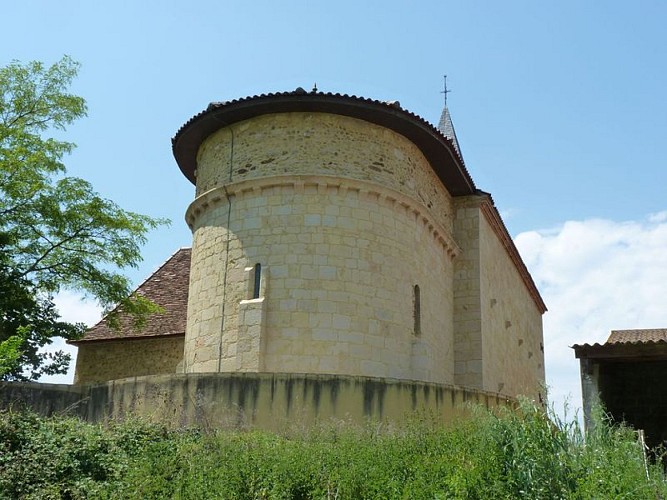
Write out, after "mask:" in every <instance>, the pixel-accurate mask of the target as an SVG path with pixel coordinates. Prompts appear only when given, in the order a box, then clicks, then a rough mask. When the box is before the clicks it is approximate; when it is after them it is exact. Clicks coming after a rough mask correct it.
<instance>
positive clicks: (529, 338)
mask: <svg viewBox="0 0 667 500" xmlns="http://www.w3.org/2000/svg"><path fill="white" fill-rule="evenodd" d="M489 219H490V218H489V217H486V216H484V212H482V216H481V217H480V219H479V226H480V243H479V249H480V262H481V266H480V302H481V313H482V314H481V324H482V332H483V338H482V358H483V359H484V363H483V368H482V369H483V380H484V384H483V387H482V388H483V389H484V390H487V391H493V392H498V393H501V394H511V395H518V394H523V395H526V396H529V397H533V398H535V399H539V397H540V396H542V397H544V390H543V389H544V388H543V387H541V385H540V384H541V383H544V349H543V344H542V342H543V337H542V312H541V311H540V310H539V309H538V308H537V306H536V304H535V302H534V300H533V298H532V297H531V295H530V293H529V291H528V289H527V288H526V286H525V285H524V283H523V281H522V279H521V276H520V275H519V272H518V271H517V268H516V266H515V265H514V263H513V262H512V260H511V259H510V257H509V255H508V253H507V251H506V250H505V248H504V247H503V245H502V242H501V241H500V239H499V238H498V235H497V234H496V232H495V231H494V230H493V227H492V222H493V221H492V220H489Z"/></svg>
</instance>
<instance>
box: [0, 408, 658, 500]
mask: <svg viewBox="0 0 667 500" xmlns="http://www.w3.org/2000/svg"><path fill="white" fill-rule="evenodd" d="M0 497H2V498H108V499H116V498H123V499H125V498H128V499H132V498H142V499H143V498H177V499H178V498H182V499H198V498H207V499H208V498H235V499H236V498H238V499H246V498H247V499H256V498H260V499H263V498H267V499H268V498H270V499H273V498H278V499H280V498H284V499H303V498H329V499H334V498H336V499H344V498H355V499H356V498H383V499H385V498H410V499H412V498H415V499H420V498H440V499H444V498H470V499H475V498H480V499H485V498H493V499H495V498H498V499H505V498H507V499H510V498H511V499H514V498H531V499H533V498H535V499H539V498H545V499H556V498H576V499H579V498H580V499H590V498H600V499H608V498H632V499H642V498H650V499H656V498H667V483H665V480H664V477H663V473H662V468H661V467H659V466H657V465H650V464H649V465H648V466H646V465H645V462H644V455H643V453H642V449H641V447H640V445H639V444H638V442H637V436H636V433H635V432H634V431H632V430H630V429H628V428H625V427H622V426H612V425H610V424H609V422H607V421H606V420H605V419H604V418H603V415H602V414H600V415H599V416H598V418H597V420H596V425H595V428H594V430H593V431H592V432H591V433H590V434H589V435H588V436H586V439H585V440H584V436H583V433H582V431H581V429H580V428H579V426H578V424H577V422H576V421H573V422H569V421H565V420H561V419H559V418H557V417H555V415H550V416H547V415H545V413H544V412H543V411H542V410H541V409H540V408H536V407H534V406H532V405H530V404H528V403H524V404H522V405H521V407H520V408H519V409H517V410H516V411H510V410H502V411H501V412H500V413H498V414H493V413H490V412H487V411H485V410H482V409H475V411H473V416H472V418H470V419H468V420H466V421H461V422H458V423H456V424H454V425H453V426H451V427H448V428H442V426H441V425H438V423H437V422H436V420H435V419H433V418H430V417H429V415H425V414H415V415H412V416H411V417H410V418H408V419H407V420H406V421H405V422H404V423H402V424H400V425H387V424H381V423H378V422H369V423H368V424H367V425H365V426H361V427H360V426H354V425H350V424H346V423H341V422H338V423H329V424H325V425H321V426H319V427H316V428H312V429H309V430H306V431H304V430H299V431H294V432H284V433H282V434H272V433H267V432H260V431H250V432H235V431H217V432H213V433H200V432H197V431H173V430H168V429H166V428H165V427H162V426H159V425H155V424H148V423H142V422H140V421H131V422H125V423H121V424H112V425H110V426H109V427H107V428H103V427H100V426H96V425H90V424H85V423H82V422H80V421H78V420H75V419H69V418H50V419H43V418H38V417H36V416H35V415H32V414H30V413H17V412H4V413H1V414H0Z"/></svg>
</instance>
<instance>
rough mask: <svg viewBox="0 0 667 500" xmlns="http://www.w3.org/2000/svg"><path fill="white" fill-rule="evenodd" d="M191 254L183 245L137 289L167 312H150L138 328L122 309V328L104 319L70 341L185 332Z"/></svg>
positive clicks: (129, 337)
mask: <svg viewBox="0 0 667 500" xmlns="http://www.w3.org/2000/svg"><path fill="white" fill-rule="evenodd" d="M190 256H191V251H190V249H189V248H181V249H180V250H178V251H177V252H176V253H175V254H174V255H172V256H171V257H170V258H169V260H167V262H165V263H164V264H162V266H160V268H159V269H158V270H157V271H155V272H154V273H153V274H152V275H151V276H149V277H148V278H147V279H146V281H144V282H143V283H142V284H141V285H139V287H138V288H137V289H136V291H135V293H138V294H140V295H143V296H144V297H146V298H148V299H150V300H152V301H153V302H155V303H156V304H158V305H160V306H162V307H163V308H164V312H163V313H158V314H152V315H151V316H149V318H148V320H147V321H146V324H145V326H144V327H143V328H142V329H140V330H136V329H134V328H133V327H132V321H131V318H130V317H129V316H128V315H127V314H125V315H124V314H123V313H122V312H121V313H120V314H121V317H120V320H121V329H120V331H116V330H112V329H111V328H109V326H108V325H107V323H106V321H105V320H104V319H102V320H101V321H100V322H99V323H97V324H96V325H95V326H93V327H92V328H91V329H89V330H88V331H87V332H86V334H85V335H84V336H83V338H82V339H80V340H75V341H71V342H70V343H71V344H75V345H81V344H86V343H88V342H95V341H109V340H119V339H121V338H122V339H123V340H125V339H133V338H146V337H161V336H166V335H184V334H185V323H186V319H187V307H188V287H189V281H190Z"/></svg>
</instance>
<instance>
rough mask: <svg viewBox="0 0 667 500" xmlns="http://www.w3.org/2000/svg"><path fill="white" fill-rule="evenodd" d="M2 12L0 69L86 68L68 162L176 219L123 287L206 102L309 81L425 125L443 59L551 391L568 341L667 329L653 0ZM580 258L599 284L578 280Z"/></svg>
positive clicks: (570, 378)
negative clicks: (500, 218)
mask: <svg viewBox="0 0 667 500" xmlns="http://www.w3.org/2000/svg"><path fill="white" fill-rule="evenodd" d="M2 17H3V21H4V22H3V29H2V30H1V31H0V64H2V65H5V64H7V63H8V62H10V61H11V60H13V59H18V60H21V61H29V60H42V61H44V62H47V63H52V62H55V61H56V60H58V59H59V58H60V57H61V56H62V55H64V54H68V55H70V56H72V57H73V58H74V59H75V60H77V61H79V62H80V63H81V64H82V67H81V71H80V74H79V77H78V79H77V80H76V82H75V84H74V88H73V91H74V92H75V93H77V94H79V95H81V96H83V97H84V98H85V99H86V100H87V102H88V107H89V114H88V117H87V118H85V119H83V120H81V121H80V122H78V123H77V124H75V125H74V126H72V127H71V128H70V129H69V130H68V131H67V133H66V137H67V138H68V139H69V140H72V141H74V142H76V143H77V144H78V149H77V150H76V151H75V152H74V153H73V154H72V155H71V157H70V158H69V160H68V161H67V164H68V166H69V173H70V174H71V175H76V176H80V177H84V178H86V179H87V180H89V181H91V182H92V183H93V185H94V186H95V187H96V188H97V190H98V191H100V192H101V193H102V194H103V195H104V196H106V197H109V198H111V199H113V200H115V201H117V202H118V203H119V204H121V205H122V206H123V207H124V208H127V209H131V210H135V211H138V212H142V213H148V214H151V215H155V216H161V217H168V218H170V219H172V221H173V223H172V226H171V227H170V228H164V229H161V230H159V231H156V232H154V233H153V234H151V235H150V241H149V243H148V244H147V245H146V247H145V250H144V255H145V261H144V263H143V265H142V266H141V267H140V268H139V269H137V270H131V271H130V276H131V277H132V278H133V279H134V281H135V282H137V283H138V282H140V281H141V280H143V279H144V278H145V277H147V275H149V274H150V273H151V272H152V271H153V270H154V269H155V268H157V266H158V265H160V264H161V263H162V262H163V261H164V260H166V259H167V258H168V257H169V256H170V255H171V254H172V253H173V252H174V251H175V250H176V249H177V248H179V247H181V246H189V244H190V232H189V230H188V228H187V226H186V225H185V223H184V222H183V214H184V211H185V208H186V207H187V205H188V204H189V202H190V201H191V200H192V198H193V195H194V188H193V186H192V185H190V184H189V182H188V181H187V180H186V179H185V178H184V177H183V176H182V175H181V173H180V171H179V169H178V167H177V166H176V163H175V161H174V160H173V156H172V154H171V144H170V138H171V137H172V136H173V135H174V134H175V132H176V131H177V130H178V128H179V127H180V126H181V125H182V124H183V123H185V121H187V120H188V119H189V118H190V117H191V116H192V115H194V114H196V113H198V112H199V111H201V110H202V109H204V108H205V107H206V105H207V104H208V102H210V101H223V100H229V99H234V98H238V97H243V96H247V95H252V94H256V93H264V92H275V91H284V90H293V89H294V88H296V87H297V86H302V87H304V88H307V89H310V88H311V87H312V85H313V84H314V83H315V82H316V83H317V86H318V88H319V89H320V90H322V91H331V92H341V93H349V94H355V95H361V96H364V97H369V98H375V99H380V100H399V101H400V102H401V105H402V106H403V107H405V108H407V109H409V110H410V111H412V112H415V113H417V114H419V115H421V116H423V117H424V118H426V119H427V120H429V121H431V122H432V123H437V120H438V118H439V116H440V112H441V110H442V105H443V96H442V94H441V93H440V90H442V75H443V74H447V75H448V82H449V86H450V88H451V89H452V93H451V94H449V101H448V102H449V108H450V111H451V113H452V117H453V120H454V124H455V126H456V131H457V134H458V139H459V143H460V145H461V148H462V152H463V156H464V159H465V162H466V165H467V167H468V169H469V171H470V173H471V175H472V177H473V179H474V180H475V182H476V184H477V186H478V187H479V188H481V189H483V190H485V191H489V192H491V193H492V195H493V198H494V200H495V202H496V205H497V206H498V208H499V210H500V211H501V213H502V214H503V215H504V217H505V223H506V225H507V227H508V228H509V230H510V233H511V234H512V235H513V236H514V237H516V241H517V245H518V246H519V248H520V250H521V252H522V254H523V255H524V257H525V259H526V262H527V263H528V265H529V268H530V270H531V272H533V275H534V277H535V278H536V281H537V283H538V286H539V287H540V289H541V291H542V293H543V295H544V298H545V301H546V302H547V305H548V306H549V309H550V312H549V313H548V314H547V315H546V316H545V339H546V342H545V345H546V348H547V374H548V377H549V384H550V385H551V386H552V391H553V393H555V394H568V393H572V394H573V396H574V398H575V399H576V398H577V397H578V390H579V389H578V366H577V364H576V362H575V361H574V357H573V355H572V352H571V350H569V348H567V346H568V345H571V344H572V343H575V342H594V341H603V340H604V339H605V338H606V336H607V335H608V332H609V329H611V328H633V327H637V328H641V327H667V312H665V313H663V312H662V311H661V309H663V307H662V306H663V305H664V297H665V295H666V294H667V289H666V288H665V285H662V282H661V279H659V278H660V277H661V273H663V271H662V269H664V267H665V266H663V265H662V264H667V262H665V261H664V258H663V257H662V254H663V253H667V252H663V251H662V250H663V249H664V246H663V245H667V237H665V239H664V240H663V239H662V238H663V236H664V233H665V231H664V228H665V227H667V216H665V211H667V200H665V187H666V186H667V169H666V168H665V167H666V165H667V148H665V137H667V92H666V91H665V89H667V69H666V65H667V60H666V58H667V56H666V54H665V47H667V30H665V28H664V24H665V21H666V20H667V3H664V2H659V1H643V0H640V1H637V2H632V3H630V2H620V1H607V2H580V1H569V0H568V1H559V2H531V1H528V0H525V1H508V2H492V1H475V2H471V1H457V2H453V1H438V2H436V1H430V2H427V1H424V2H397V1H382V2H380V1H367V2H359V1H357V2H352V1H338V2H316V1H312V2H307V1H300V2H297V1H286V2H280V3H278V2H269V1H256V2H241V1H239V2H223V1H219V2H214V1H197V0H193V1H191V2H187V4H186V2H176V1H166V0H162V1H143V2H130V1H114V2H104V1H100V2H87V1H68V0H61V1H58V2H53V1H46V0H45V1H31V0H24V1H21V2H6V4H5V5H3V9H2ZM577 224H578V225H579V226H578V225H577ZM580 226H581V227H580ZM573 228H574V229H576V230H573ZM596 231H599V232H596ZM610 235H617V237H616V238H612V237H610ZM639 241H643V242H644V244H642V245H638V244H637V242H639ZM605 245H606V246H605ZM646 247H650V248H651V250H652V253H650V254H644V253H643V252H644V251H645V249H646ZM618 259H621V260H622V261H623V262H624V264H623V269H622V271H623V273H624V274H616V273H618V272H619V268H618V265H619V264H618V263H619V261H618ZM623 259H625V260H623ZM661 259H662V260H661ZM605 266H609V267H605ZM554 269H559V270H560V271H559V273H557V275H554V272H553V270H554ZM591 273H592V274H595V276H596V277H597V276H598V275H600V276H602V277H603V278H604V279H602V278H600V281H599V282H598V281H595V280H593V278H591V280H592V281H591V283H590V286H583V285H582V282H583V281H584V279H585V277H586V276H587V275H588V274H591ZM639 275H641V276H644V275H645V279H646V280H648V281H647V282H644V281H641V280H639V278H638V276H639ZM567 277H569V279H570V280H571V281H567V279H566V278H567ZM665 281H667V280H665ZM629 285H632V286H629ZM573 290H574V291H577V290H578V292H577V293H579V294H580V295H573V293H574V292H573ZM612 291H613V294H612ZM612 295H613V296H612ZM638 297H642V298H644V297H645V299H643V300H642V301H638V302H637V303H636V304H635V305H632V306H630V305H629V304H634V302H633V300H636V299H637V298H638ZM616 301H617V302H616ZM582 304H588V308H582ZM63 307H65V306H63ZM628 308H630V309H628ZM574 311H579V312H577V313H576V314H575V312H574ZM647 311H648V312H647ZM572 316H574V317H572Z"/></svg>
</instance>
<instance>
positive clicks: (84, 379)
mask: <svg viewBox="0 0 667 500" xmlns="http://www.w3.org/2000/svg"><path fill="white" fill-rule="evenodd" d="M78 348H79V352H78V355H77V358H76V372H75V373H76V376H75V379H74V383H75V384H88V383H95V382H106V381H107V380H116V379H121V378H126V377H135V376H142V375H159V374H163V373H171V374H173V373H176V372H178V371H180V370H182V364H183V335H175V336H170V337H156V338H145V339H133V340H119V341H104V342H87V343H81V344H79V346H78Z"/></svg>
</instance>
